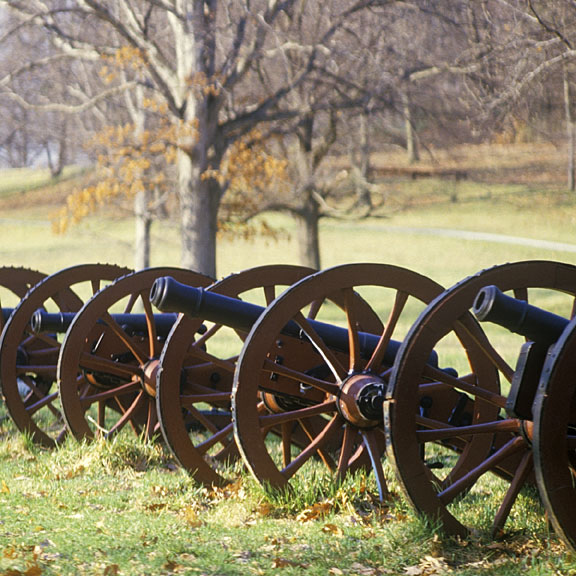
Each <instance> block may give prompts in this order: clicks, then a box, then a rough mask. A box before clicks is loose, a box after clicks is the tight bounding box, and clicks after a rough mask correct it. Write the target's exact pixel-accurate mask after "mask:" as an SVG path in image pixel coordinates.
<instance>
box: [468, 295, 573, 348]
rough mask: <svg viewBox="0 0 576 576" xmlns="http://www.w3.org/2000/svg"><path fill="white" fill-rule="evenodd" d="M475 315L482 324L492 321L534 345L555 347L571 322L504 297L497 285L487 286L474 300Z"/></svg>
mask: <svg viewBox="0 0 576 576" xmlns="http://www.w3.org/2000/svg"><path fill="white" fill-rule="evenodd" d="M472 312H473V314H474V315H475V316H476V318H477V319H478V320H480V321H483V322H493V323H494V324H498V325H499V326H502V327H504V328H507V329H508V330H510V332H514V333H515V334H520V335H521V336H524V337H525V338H527V339H528V340H531V341H532V342H538V343H542V344H548V345H549V344H553V343H554V342H556V341H557V340H558V339H559V338H560V335H561V334H562V332H563V331H564V328H566V325H567V324H568V322H569V321H568V320H567V319H566V318H564V317H562V316H558V315H556V314H553V313H552V312H548V311H546V310H542V309H541V308H538V307H536V306H532V305H530V304H528V302H525V301H524V300H518V299H516V298H513V297H512V296H507V295H506V294H504V293H503V292H502V291H501V290H500V289H499V288H498V287H497V286H485V287H484V288H482V290H480V291H479V292H478V294H477V296H476V299H475V300H474V305H473V307H472Z"/></svg>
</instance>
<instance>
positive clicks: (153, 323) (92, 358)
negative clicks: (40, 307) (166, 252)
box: [48, 267, 212, 440]
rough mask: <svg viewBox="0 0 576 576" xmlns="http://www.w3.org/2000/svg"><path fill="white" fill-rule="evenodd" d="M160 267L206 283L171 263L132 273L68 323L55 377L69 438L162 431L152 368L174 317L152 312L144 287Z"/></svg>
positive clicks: (89, 302)
mask: <svg viewBox="0 0 576 576" xmlns="http://www.w3.org/2000/svg"><path fill="white" fill-rule="evenodd" d="M166 274H173V275H174V276H175V277H176V278H179V279H180V280H181V281H183V282H189V283H191V284H195V285H197V286H208V285H209V284H211V283H212V279H211V278H209V277H208V276H205V275H203V274H199V273H197V272H194V271H192V270H186V269H182V268H175V267H158V268H148V269H146V270H141V271H138V272H132V273H130V274H126V275H123V276H121V277H118V278H116V279H115V280H114V281H113V282H111V283H110V284H108V285H107V286H105V287H103V288H102V289H100V290H99V291H98V292H97V293H95V294H94V295H93V296H92V297H91V298H90V299H89V300H87V301H86V302H85V303H84V305H83V306H82V308H80V310H78V312H77V313H76V314H75V315H74V318H73V319H72V321H71V322H70V325H69V326H68V328H67V330H66V332H65V334H64V336H63V339H62V344H61V346H60V349H59V355H58V362H57V370H56V376H57V380H58V396H59V400H60V404H61V409H62V417H63V420H64V423H65V426H66V429H67V430H68V432H69V433H70V434H72V436H74V437H75V438H77V439H79V440H82V439H92V438H94V437H96V436H99V437H111V436H114V435H115V434H117V433H118V432H120V431H121V430H124V429H132V430H133V431H134V433H135V434H137V435H138V436H142V437H144V438H147V439H151V438H153V437H155V436H158V435H159V434H160V431H159V427H158V418H157V416H156V404H155V399H154V390H155V369H156V365H157V358H158V356H159V354H160V351H161V349H162V346H163V343H164V340H165V338H166V334H167V333H168V332H169V328H170V327H171V325H172V324H173V322H174V320H175V316H174V315H171V314H170V315H167V316H164V315H154V314H153V313H152V310H151V306H150V303H149V300H148V293H149V291H150V286H151V285H152V283H153V282H154V280H155V279H156V278H158V277H159V276H163V275H166ZM132 315H133V318H132V319H131V316H132ZM49 319H50V318H48V320H49ZM140 328H142V329H140Z"/></svg>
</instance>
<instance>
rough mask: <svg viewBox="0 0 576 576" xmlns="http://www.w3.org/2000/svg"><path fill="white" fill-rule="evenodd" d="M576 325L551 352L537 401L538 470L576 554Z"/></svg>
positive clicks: (546, 498) (550, 507) (560, 529)
mask: <svg viewBox="0 0 576 576" xmlns="http://www.w3.org/2000/svg"><path fill="white" fill-rule="evenodd" d="M575 375H576V320H572V322H571V323H570V324H569V325H568V326H567V328H566V329H565V330H564V333H563V334H562V337H561V338H560V340H559V341H558V342H557V343H556V345H555V346H554V347H553V348H552V351H551V353H550V356H549V357H548V359H547V361H546V366H545V369H544V373H543V375H542V378H541V381H540V386H539V387H538V392H537V394H536V399H535V401H534V438H533V446H534V466H535V471H536V480H537V482H538V488H539V490H540V494H541V496H542V500H543V502H544V505H545V507H546V510H547V512H548V517H549V519H550V520H551V521H552V525H553V526H554V529H555V531H556V532H557V533H558V534H559V535H560V536H561V537H562V539H563V540H564V542H565V543H566V544H567V546H569V547H571V548H572V549H575V550H576V378H575Z"/></svg>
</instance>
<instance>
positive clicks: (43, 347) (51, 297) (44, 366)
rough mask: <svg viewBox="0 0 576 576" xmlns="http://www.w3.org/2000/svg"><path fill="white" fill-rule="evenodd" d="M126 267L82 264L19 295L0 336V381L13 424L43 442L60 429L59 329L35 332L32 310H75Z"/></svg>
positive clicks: (48, 441)
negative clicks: (56, 331)
mask: <svg viewBox="0 0 576 576" xmlns="http://www.w3.org/2000/svg"><path fill="white" fill-rule="evenodd" d="M128 271H129V270H127V269H126V268H121V267H119V266H114V265H109V264H86V265H80V266H73V267H71V268H67V269H65V270H61V271H59V272H57V273H55V274H52V275H51V276H48V277H46V278H44V279H43V280H42V281H40V282H39V283H37V284H36V285H34V287H33V288H31V289H30V290H29V291H28V292H27V293H26V295H25V296H24V297H23V298H22V299H21V301H20V302H19V304H18V306H17V307H16V308H15V309H14V311H13V313H12V315H11V316H10V318H9V320H8V321H7V323H6V326H5V329H4V331H3V333H2V338H1V339H0V381H1V385H2V395H3V397H4V401H5V403H6V408H7V409H8V412H9V414H10V416H11V418H12V420H13V421H14V423H15V424H16V426H17V428H18V429H19V430H20V431H21V432H24V433H27V434H29V435H30V437H31V438H32V440H33V441H34V442H36V443H39V444H42V445H44V446H54V444H55V443H58V442H60V441H61V440H62V439H63V437H64V433H65V428H64V423H63V420H62V415H61V410H60V402H59V398H58V391H57V389H56V386H55V382H56V367H57V364H58V353H59V350H60V342H61V339H62V334H57V333H54V332H52V331H50V332H40V333H35V332H33V331H32V329H31V325H30V319H31V317H32V315H33V314H34V312H36V310H38V309H43V310H44V311H46V312H59V313H60V312H64V313H67V312H71V313H74V312H77V311H78V310H80V308H81V307H82V305H83V304H84V302H85V301H86V300H87V299H88V298H90V297H91V296H92V295H93V294H95V293H96V292H97V291H98V290H99V289H100V288H102V286H103V285H104V284H106V283H108V282H111V281H112V280H114V279H115V278H118V276H121V275H122V274H126V273H127V272H128Z"/></svg>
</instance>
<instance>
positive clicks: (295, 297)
mask: <svg viewBox="0 0 576 576" xmlns="http://www.w3.org/2000/svg"><path fill="white" fill-rule="evenodd" d="M441 292H442V287H441V286H440V285H438V284H437V283H436V282H434V281H432V280H430V279H428V278H426V277H424V276H421V275H420V274H417V273H415V272H411V271H409V270H406V269H403V268H399V267H395V266H389V265H385V264H350V265H344V266H337V267H335V268H331V269H328V270H325V271H322V272H319V273H317V274H314V275H312V276H309V277H308V278H305V279H303V280H301V281H300V282H298V283H297V284H295V285H294V286H292V287H291V288H289V289H288V290H286V291H285V292H284V293H283V294H282V295H281V296H279V297H278V298H277V299H276V300H275V302H274V303H273V304H272V305H270V306H269V307H268V309H267V310H266V312H265V313H264V314H262V315H261V316H260V318H259V320H258V321H257V322H256V324H255V325H254V327H253V329H252V330H251V332H250V334H249V336H248V338H247V339H246V342H245V344H244V347H243V349H242V353H241V355H240V358H239V360H238V366H237V369H236V372H235V377H234V387H233V392H232V407H233V421H234V432H235V437H236V441H237V444H238V447H239V449H240V452H241V454H242V456H243V459H244V461H245V464H246V465H247V467H248V468H249V470H250V471H251V472H252V474H253V475H254V477H255V478H256V479H257V480H258V481H259V482H260V483H262V484H264V485H271V486H275V487H287V486H291V485H292V483H293V481H294V480H295V479H296V477H297V476H298V475H299V473H300V474H301V473H304V471H305V470H312V469H317V468H316V467H317V466H318V465H320V466H321V467H323V468H324V470H326V469H327V470H329V471H330V473H331V474H333V475H334V476H335V477H336V478H337V479H342V478H344V477H345V476H346V474H348V473H349V472H351V471H355V470H357V469H358V468H360V467H364V466H365V465H366V464H368V465H371V466H372V468H373V470H374V472H375V478H376V482H377V484H378V489H379V492H380V496H381V497H382V498H384V497H385V496H386V493H387V485H386V481H385V477H384V471H383V466H382V461H381V458H382V456H383V453H384V450H385V437H384V426H383V417H382V401H383V399H384V390H385V388H386V386H387V381H388V378H389V375H390V371H391V366H392V363H393V355H392V357H391V355H390V350H391V349H392V348H393V347H394V341H395V340H397V339H398V338H401V337H402V336H403V334H404V333H405V331H406V330H407V329H408V327H409V326H410V325H411V323H412V322H413V321H414V320H415V319H416V317H417V316H418V314H419V313H420V311H421V310H422V309H423V308H424V306H425V304H426V303H428V302H430V301H431V300H432V299H433V298H435V297H436V296H438V294H439V293H441ZM289 323H292V324H291V325H294V323H295V325H297V326H298V327H299V333H297V334H286V328H285V327H286V326H290V324H289ZM319 323H322V324H319ZM327 326H328V327H327ZM333 326H339V327H340V331H339V332H337V333H336V334H332V330H331V328H330V327H333ZM366 334H369V335H371V338H366V337H365V336H366ZM342 336H343V337H342ZM300 429H302V430H304V432H305V433H306V434H307V435H308V438H309V441H308V442H307V443H305V444H301V443H300V442H298V441H297V439H296V437H295V436H294V431H298V430H300ZM271 430H279V431H280V432H279V433H278V434H270V431H271Z"/></svg>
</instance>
